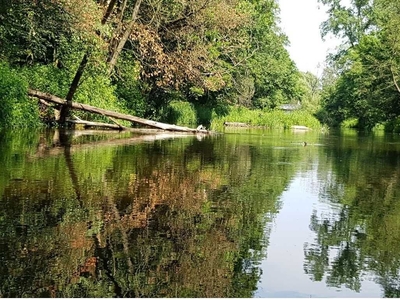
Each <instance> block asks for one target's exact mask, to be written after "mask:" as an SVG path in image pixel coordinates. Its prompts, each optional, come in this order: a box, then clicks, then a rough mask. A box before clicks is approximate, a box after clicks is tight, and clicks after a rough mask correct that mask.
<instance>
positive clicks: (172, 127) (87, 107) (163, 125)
mask: <svg viewBox="0 0 400 300" xmlns="http://www.w3.org/2000/svg"><path fill="white" fill-rule="evenodd" d="M28 95H29V96H32V97H36V98H39V99H43V100H46V101H48V102H52V103H56V104H61V105H64V106H65V105H67V101H66V100H64V99H61V98H59V97H57V96H54V95H51V94H48V93H43V92H40V91H36V90H32V89H29V90H28ZM70 108H73V109H77V110H83V111H87V112H91V113H95V114H99V115H102V116H107V117H113V118H117V119H121V120H126V121H130V122H133V123H138V124H141V125H146V126H149V127H153V128H158V129H163V130H169V131H180V132H192V133H210V131H208V130H206V129H196V128H189V127H184V126H177V125H171V124H166V123H161V122H156V121H152V120H147V119H143V118H139V117H135V116H131V115H127V114H122V113H118V112H114V111H111V110H106V109H102V108H98V107H94V106H91V105H87V104H81V103H77V102H71V104H70Z"/></svg>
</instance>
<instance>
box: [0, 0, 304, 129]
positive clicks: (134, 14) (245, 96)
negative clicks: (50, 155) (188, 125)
mask: <svg viewBox="0 0 400 300" xmlns="http://www.w3.org/2000/svg"><path fill="white" fill-rule="evenodd" d="M278 14H279V7H278V4H277V3H276V2H275V1H274V0H252V1H249V0H234V1H228V0H224V1H220V0H218V1H217V0H202V1H192V0H185V1H183V0H179V1H178V0H176V1H162V0H136V1H133V0H124V1H116V0H110V1H104V0H97V1H94V0H84V1H83V2H82V1H77V0H43V1H27V0H9V1H2V3H1V4H0V20H1V22H0V40H1V41H2V44H1V47H0V60H1V61H4V62H7V63H8V64H9V65H10V66H11V68H13V69H15V70H16V72H17V73H19V74H23V75H25V76H22V78H25V80H26V82H27V85H28V86H29V87H30V88H35V89H39V90H41V91H43V92H49V93H52V94H55V95H57V96H59V97H62V98H66V99H67V100H68V101H71V100H72V99H73V100H75V101H80V102H84V103H91V104H94V105H97V106H102V107H105V108H110V109H116V110H125V111H128V112H131V113H133V114H136V115H139V116H144V117H150V118H153V119H159V118H162V117H164V116H165V114H163V112H165V111H166V110H167V111H168V108H166V107H167V106H168V104H169V103H170V102H171V101H178V100H179V101H188V102H190V103H192V104H193V105H205V106H208V107H218V106H220V105H221V104H223V105H226V104H229V105H232V104H239V105H241V106H246V107H249V108H274V107H276V106H278V105H279V104H281V103H286V102H290V101H299V100H301V99H302V97H303V95H304V94H305V90H304V84H302V75H301V74H300V73H299V72H298V70H297V68H296V66H295V65H294V63H293V61H292V60H291V59H290V57H289V55H288V52H287V50H286V49H285V45H287V44H288V40H287V37H286V36H285V35H284V34H283V33H282V32H281V30H280V28H279V26H278V25H279V18H278ZM117 99H118V100H117ZM182 107H185V105H183V106H182ZM197 107H199V106H197ZM203 115H204V114H203ZM198 118H199V117H198ZM200 119H201V118H200ZM209 121H210V120H208V122H209Z"/></svg>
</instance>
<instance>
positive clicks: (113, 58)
mask: <svg viewBox="0 0 400 300" xmlns="http://www.w3.org/2000/svg"><path fill="white" fill-rule="evenodd" d="M141 3H142V0H136V3H135V7H134V8H133V13H132V18H131V21H130V22H129V24H128V27H127V28H126V30H125V32H124V35H123V36H122V37H121V39H120V41H119V43H118V45H117V46H116V48H115V50H111V52H110V54H109V57H108V59H107V63H108V73H109V74H111V72H112V71H113V70H114V67H115V65H116V63H117V59H118V56H119V55H120V53H121V51H122V49H123V48H124V46H125V44H126V41H127V40H128V38H129V36H130V35H131V33H132V30H133V26H134V25H135V22H136V20H137V17H138V14H139V8H140V4H141ZM117 34H118V33H117Z"/></svg>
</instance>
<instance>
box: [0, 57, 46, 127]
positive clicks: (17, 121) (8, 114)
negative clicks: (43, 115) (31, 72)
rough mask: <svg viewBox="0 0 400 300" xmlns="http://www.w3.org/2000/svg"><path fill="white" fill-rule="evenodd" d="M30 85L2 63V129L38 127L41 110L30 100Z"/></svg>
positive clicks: (0, 125)
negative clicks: (28, 91) (28, 90)
mask: <svg viewBox="0 0 400 300" xmlns="http://www.w3.org/2000/svg"><path fill="white" fill-rule="evenodd" d="M27 88H28V84H27V82H26V81H25V80H24V78H23V77H21V76H20V75H19V74H17V72H15V71H14V70H12V69H10V67H9V66H8V65H6V64H4V63H0V127H37V126H39V124H40V123H39V110H38V105H37V102H36V101H32V100H30V99H29V98H28V93H27Z"/></svg>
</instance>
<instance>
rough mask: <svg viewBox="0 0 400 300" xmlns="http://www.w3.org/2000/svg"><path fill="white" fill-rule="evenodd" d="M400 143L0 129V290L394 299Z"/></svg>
mask: <svg viewBox="0 0 400 300" xmlns="http://www.w3.org/2000/svg"><path fill="white" fill-rule="evenodd" d="M303 141H307V143H308V144H307V146H303V144H302V142H303ZM399 154H400V138H399V137H398V136H384V135H383V134H370V135H366V134H357V133H355V132H342V133H329V134H328V133H318V132H307V133H296V132H292V131H285V132H283V131H257V130H253V131H246V130H241V131H237V132H233V131H232V132H227V133H226V134H224V135H218V136H213V137H175V138H168V137H167V136H159V137H157V138H154V137H147V138H146V140H143V139H141V138H138V137H137V136H133V135H130V134H121V135H119V136H116V135H115V134H109V133H104V134H100V135H83V134H82V133H81V132H75V133H74V134H72V133H68V132H67V133H59V132H55V131H48V132H1V134H0V296H2V297H49V296H51V297H383V296H386V297H399V296H400V281H399V279H400V278H399V275H400V272H399V269H400V155H399Z"/></svg>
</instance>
